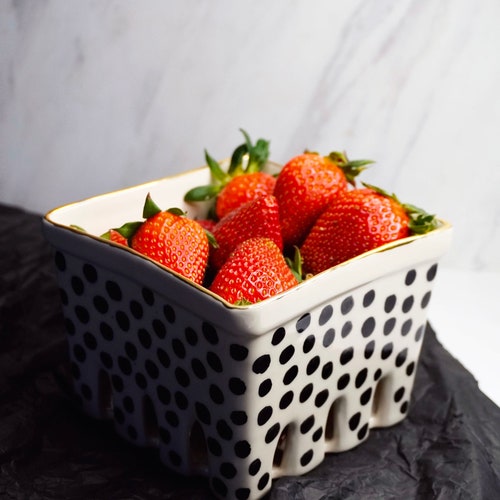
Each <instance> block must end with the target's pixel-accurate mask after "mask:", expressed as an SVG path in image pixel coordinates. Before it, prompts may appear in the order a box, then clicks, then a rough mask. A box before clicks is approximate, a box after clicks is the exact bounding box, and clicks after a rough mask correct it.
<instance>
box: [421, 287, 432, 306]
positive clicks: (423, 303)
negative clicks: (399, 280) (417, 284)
mask: <svg viewBox="0 0 500 500" xmlns="http://www.w3.org/2000/svg"><path fill="white" fill-rule="evenodd" d="M431 295H432V292H430V291H429V292H427V293H426V294H425V295H424V296H423V297H422V301H421V302H420V307H421V308H422V309H425V308H426V307H427V306H428V305H429V302H430V300H431Z"/></svg>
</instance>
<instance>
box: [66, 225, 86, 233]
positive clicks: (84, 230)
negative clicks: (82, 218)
mask: <svg viewBox="0 0 500 500" xmlns="http://www.w3.org/2000/svg"><path fill="white" fill-rule="evenodd" d="M69 227H72V228H73V229H78V231H83V232H84V233H86V232H87V230H86V229H84V228H83V227H81V226H77V225H76V224H70V225H69Z"/></svg>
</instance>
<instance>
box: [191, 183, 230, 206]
mask: <svg viewBox="0 0 500 500" xmlns="http://www.w3.org/2000/svg"><path fill="white" fill-rule="evenodd" d="M220 190H221V186H220V184H208V185H206V186H197V187H194V188H192V189H190V190H189V191H188V192H187V193H186V194H185V195H184V201H188V202H189V201H207V200H211V199H212V198H215V197H216V196H217V195H218V194H219V192H220Z"/></svg>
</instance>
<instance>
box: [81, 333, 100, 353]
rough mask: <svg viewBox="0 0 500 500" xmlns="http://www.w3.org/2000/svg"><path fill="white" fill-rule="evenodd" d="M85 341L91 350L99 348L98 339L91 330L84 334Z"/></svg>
mask: <svg viewBox="0 0 500 500" xmlns="http://www.w3.org/2000/svg"><path fill="white" fill-rule="evenodd" d="M83 342H84V344H85V345H86V346H87V347H88V348H89V349H90V350H91V351H94V350H95V349H96V348H97V339H96V338H95V337H94V335H92V334H91V333H90V332H85V333H84V334H83Z"/></svg>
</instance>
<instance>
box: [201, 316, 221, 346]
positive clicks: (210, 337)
mask: <svg viewBox="0 0 500 500" xmlns="http://www.w3.org/2000/svg"><path fill="white" fill-rule="evenodd" d="M201 331H202V333H203V336H204V337H205V339H206V340H207V342H208V343H209V344H212V345H216V344H217V343H218V342H219V336H218V335H217V330H216V329H215V328H214V327H213V326H212V325H211V324H210V323H207V322H206V321H204V322H203V324H202V325H201Z"/></svg>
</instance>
